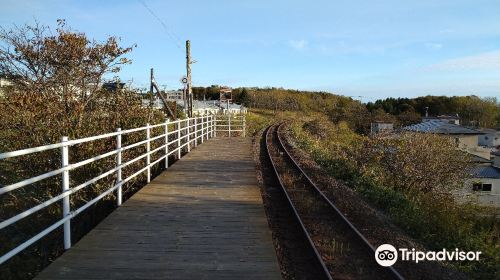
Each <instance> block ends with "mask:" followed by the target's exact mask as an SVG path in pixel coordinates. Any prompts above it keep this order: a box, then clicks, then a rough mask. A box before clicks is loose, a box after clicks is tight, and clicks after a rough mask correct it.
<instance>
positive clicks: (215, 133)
mask: <svg viewBox="0 0 500 280" xmlns="http://www.w3.org/2000/svg"><path fill="white" fill-rule="evenodd" d="M213 125H214V137H217V116H215V117H214V124H213Z"/></svg>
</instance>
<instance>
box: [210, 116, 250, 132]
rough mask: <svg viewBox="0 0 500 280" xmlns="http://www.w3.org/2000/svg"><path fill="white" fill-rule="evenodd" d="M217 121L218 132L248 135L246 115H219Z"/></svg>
mask: <svg viewBox="0 0 500 280" xmlns="http://www.w3.org/2000/svg"><path fill="white" fill-rule="evenodd" d="M215 123H216V124H215V127H216V129H215V131H216V133H217V132H223V134H224V135H226V136H228V137H231V136H236V135H239V136H243V137H245V136H246V119H245V115H231V114H228V115H217V118H216V119H215ZM216 135H217V134H216Z"/></svg>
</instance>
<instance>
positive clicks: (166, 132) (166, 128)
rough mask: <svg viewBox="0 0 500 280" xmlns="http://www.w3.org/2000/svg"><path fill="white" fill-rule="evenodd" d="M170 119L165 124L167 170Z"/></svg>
mask: <svg viewBox="0 0 500 280" xmlns="http://www.w3.org/2000/svg"><path fill="white" fill-rule="evenodd" d="M169 122H170V120H169V119H167V121H166V122H165V169H167V168H168V123H169Z"/></svg>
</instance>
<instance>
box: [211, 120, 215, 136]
mask: <svg viewBox="0 0 500 280" xmlns="http://www.w3.org/2000/svg"><path fill="white" fill-rule="evenodd" d="M214 136H215V115H212V138H214Z"/></svg>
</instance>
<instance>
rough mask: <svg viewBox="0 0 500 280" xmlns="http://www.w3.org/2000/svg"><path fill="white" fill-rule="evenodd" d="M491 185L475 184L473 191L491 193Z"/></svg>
mask: <svg viewBox="0 0 500 280" xmlns="http://www.w3.org/2000/svg"><path fill="white" fill-rule="evenodd" d="M491 186H492V185H491V184H483V183H474V184H472V190H473V191H483V192H491Z"/></svg>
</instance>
